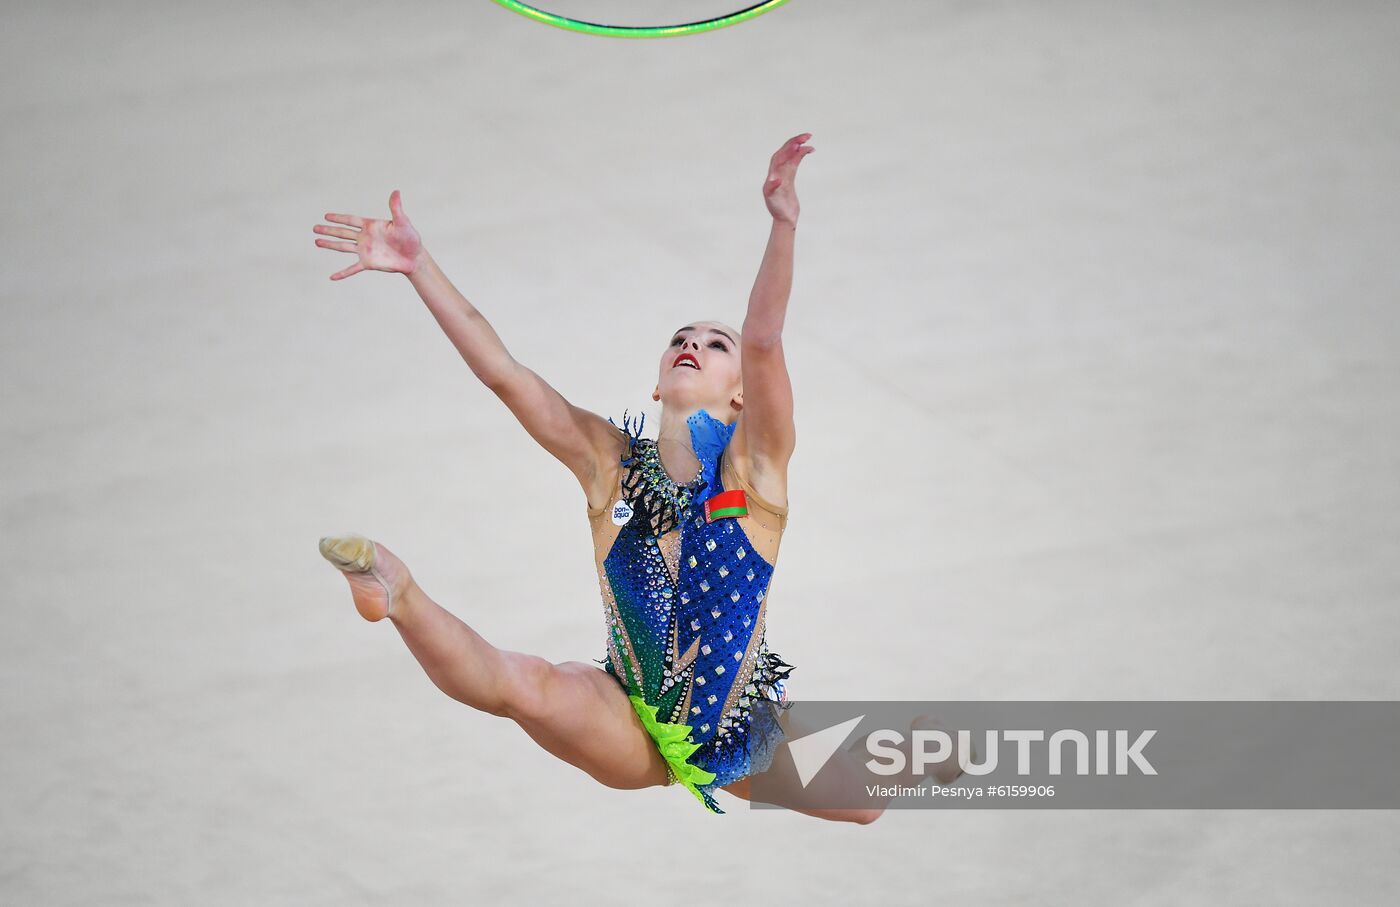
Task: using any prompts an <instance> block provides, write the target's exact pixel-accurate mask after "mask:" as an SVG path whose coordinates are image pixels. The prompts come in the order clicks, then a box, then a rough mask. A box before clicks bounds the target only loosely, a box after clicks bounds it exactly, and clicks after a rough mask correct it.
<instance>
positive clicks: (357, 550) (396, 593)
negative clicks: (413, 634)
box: [321, 534, 413, 620]
mask: <svg viewBox="0 0 1400 907" xmlns="http://www.w3.org/2000/svg"><path fill="white" fill-rule="evenodd" d="M321 555H322V556H323V557H324V558H325V559H326V560H328V561H330V562H331V563H332V564H333V565H335V568H336V569H337V570H339V571H340V572H341V573H343V574H344V575H345V578H346V579H347V580H349V581H350V594H351V596H353V597H354V599H355V610H357V611H359V612H360V616H361V617H363V618H364V619H365V620H383V619H384V618H386V617H391V616H393V610H394V607H395V606H396V605H398V604H399V603H400V602H402V601H403V597H404V594H405V593H406V592H407V591H408V589H409V587H410V586H412V585H413V575H412V574H411V573H409V572H408V568H407V567H405V566H404V563H403V561H401V560H399V559H398V558H397V557H396V556H395V555H394V552H392V551H390V550H389V549H388V548H385V547H384V546H383V545H381V544H379V543H377V542H374V541H371V540H370V539H367V538H365V537H364V536H362V535H354V534H346V535H328V536H326V537H325V538H323V539H321Z"/></svg>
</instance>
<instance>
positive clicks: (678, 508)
mask: <svg viewBox="0 0 1400 907" xmlns="http://www.w3.org/2000/svg"><path fill="white" fill-rule="evenodd" d="M608 421H609V422H611V421H612V420H611V419H609V420H608ZM643 421H645V418H644V417H643V419H642V420H638V421H637V422H636V424H635V425H633V424H632V423H630V422H629V421H628V419H627V416H626V414H624V415H623V423H624V427H623V428H621V429H619V430H620V431H622V432H623V433H624V434H625V435H626V440H625V443H626V450H625V452H624V454H623V456H622V457H621V459H620V460H619V462H618V480H617V483H616V484H615V486H614V488H613V493H612V495H611V497H610V499H609V501H608V502H607V503H606V504H604V505H602V506H600V507H598V508H590V509H589V511H588V513H589V522H590V525H591V526H592V528H593V539H594V549H595V559H596V562H597V566H598V577H599V584H600V588H601V591H602V596H603V611H604V618H605V620H606V627H607V645H608V652H607V658H606V659H604V660H602V663H603V664H604V665H605V667H606V669H607V671H608V672H609V673H610V674H612V675H613V676H614V677H615V678H617V680H618V682H619V683H620V684H621V685H622V687H623V689H624V690H626V692H627V693H628V694H629V697H630V698H631V701H632V704H633V707H634V708H635V709H636V710H637V713H638V715H639V716H640V717H641V719H642V722H643V725H644V726H645V727H646V729H647V731H648V732H649V733H650V734H651V736H652V738H653V740H654V741H655V742H656V744H657V747H658V749H660V750H661V753H662V755H663V756H664V757H665V758H666V761H667V764H668V766H669V768H670V770H671V778H672V780H673V781H679V782H681V783H682V784H684V785H685V786H686V787H687V788H688V789H689V790H690V791H691V792H692V793H693V794H695V796H696V797H697V798H699V799H700V801H701V802H702V803H704V804H705V806H707V807H708V808H709V809H711V810H712V811H714V812H723V810H721V809H720V808H719V806H718V804H717V803H716V802H715V798H714V796H713V793H714V790H715V789H716V788H719V787H724V786H725V785H728V784H732V783H734V782H735V781H738V780H740V779H741V778H744V777H747V776H749V775H751V774H754V773H756V772H761V771H764V770H766V769H767V768H768V767H769V764H770V763H771V761H772V758H773V750H774V748H775V747H776V746H777V745H778V744H779V743H781V742H782V739H783V732H782V730H781V728H780V727H779V726H778V722H777V718H778V714H779V710H780V709H782V708H783V707H784V702H785V699H786V694H785V692H784V690H783V678H784V677H786V676H787V674H788V672H790V671H791V670H792V667H791V665H788V664H787V663H786V662H784V661H783V660H782V659H781V658H779V657H778V656H776V655H774V654H773V653H772V652H770V651H768V647H767V644H766V640H765V638H764V630H765V616H766V609H767V598H768V592H769V590H770V588H771V585H772V580H773V566H774V565H773V563H770V561H769V560H768V559H765V557H764V556H763V555H761V554H760V553H759V550H760V549H761V550H764V551H767V552H768V553H769V557H770V558H771V559H772V560H773V561H776V554H777V549H778V542H779V540H780V539H781V536H782V533H783V530H784V529H785V528H786V525H787V511H788V508H787V507H786V506H783V507H778V506H775V505H773V504H772V503H770V502H769V501H767V500H765V499H764V498H762V497H761V496H759V495H758V494H757V493H756V492H755V491H754V490H753V489H752V487H751V486H749V485H748V484H747V483H746V482H745V481H744V480H743V479H742V478H740V477H739V475H738V473H737V472H735V470H734V468H733V466H732V464H730V463H729V462H728V461H727V459H726V458H725V457H724V456H723V454H724V452H725V449H726V447H727V445H728V443H729V440H730V438H731V437H732V436H733V434H734V429H735V427H736V426H735V424H733V423H725V422H721V421H720V420H718V419H716V418H714V417H713V416H711V415H710V413H709V412H707V411H706V410H703V409H701V410H699V411H697V412H696V413H694V414H693V415H692V416H690V418H689V419H688V420H687V422H688V425H689V427H690V437H691V443H692V449H693V450H694V452H695V455H696V457H697V458H698V459H699V461H700V469H699V471H698V473H697V474H696V476H695V478H694V479H693V480H691V481H690V482H688V483H686V484H685V485H679V484H678V483H676V482H675V480H673V479H671V477H670V476H669V475H667V474H666V471H665V469H664V468H663V467H662V466H661V460H660V457H659V455H658V453H657V449H656V441H655V440H654V439H649V438H643V437H641V427H642V422H643ZM614 425H616V423H614ZM726 479H727V480H728V481H729V483H730V486H731V487H730V488H729V489H726V487H725V484H724V483H725V481H726ZM727 490H728V491H730V492H731V493H730V494H728V495H727V496H726V497H723V498H719V499H718V502H714V503H715V504H716V506H714V507H711V508H707V507H706V503H707V502H711V499H714V498H716V496H718V495H720V494H722V493H724V492H726V491H727ZM736 501H738V502H739V506H738V507H735V506H733V505H734V504H735V502H736ZM719 502H723V503H724V504H725V505H726V506H724V507H720V506H718V503H719ZM707 511H708V512H707ZM720 514H729V515H727V516H722V515H720ZM756 542H757V543H758V548H756V547H755V543H756Z"/></svg>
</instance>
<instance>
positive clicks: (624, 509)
mask: <svg viewBox="0 0 1400 907" xmlns="http://www.w3.org/2000/svg"><path fill="white" fill-rule="evenodd" d="M630 519H632V505H631V504H629V503H627V502H626V501H623V500H619V501H618V502H617V503H616V504H614V505H612V521H613V523H615V524H616V525H618V526H626V525H627V521H628V520H630Z"/></svg>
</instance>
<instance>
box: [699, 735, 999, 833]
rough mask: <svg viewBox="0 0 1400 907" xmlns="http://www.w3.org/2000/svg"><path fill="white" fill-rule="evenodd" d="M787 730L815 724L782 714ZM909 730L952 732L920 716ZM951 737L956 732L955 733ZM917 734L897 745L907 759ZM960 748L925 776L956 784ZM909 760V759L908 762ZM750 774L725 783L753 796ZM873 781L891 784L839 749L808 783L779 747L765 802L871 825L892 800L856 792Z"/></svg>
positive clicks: (974, 757) (884, 785) (732, 789)
mask: <svg viewBox="0 0 1400 907" xmlns="http://www.w3.org/2000/svg"><path fill="white" fill-rule="evenodd" d="M782 724H783V729H784V731H785V732H786V734H787V736H788V738H789V739H797V738H801V737H805V736H806V735H807V734H809V733H812V732H813V731H814V730H817V729H816V728H807V727H804V726H802V725H801V724H800V723H799V722H797V721H796V720H795V719H792V718H791V717H790V716H788V715H784V716H783V718H782ZM909 727H910V730H911V731H913V730H942V731H944V732H946V731H947V728H945V727H944V726H943V725H942V723H940V722H939V721H938V720H937V719H934V718H929V717H927V716H921V717H919V718H916V719H914V721H913V722H911V724H910V726H909ZM950 736H952V735H950ZM913 737H914V735H913V734H912V733H910V734H906V735H905V736H904V742H903V743H902V744H901V745H900V746H899V747H898V749H899V750H900V751H901V752H903V753H904V758H905V759H906V760H912V759H913V758H914V754H913V752H912V750H913ZM969 758H970V760H971V761H973V762H975V761H977V748H976V747H975V746H974V747H973V752H972V755H971V756H970V757H969ZM958 760H959V749H958V747H957V745H956V743H955V744H954V747H953V753H952V754H951V755H949V756H947V757H945V758H944V759H943V760H942V761H941V762H938V763H934V764H933V766H932V768H931V769H930V770H929V771H928V772H927V773H926V775H925V777H928V778H930V779H931V780H932V781H933V783H935V784H951V783H953V782H954V781H956V780H957V779H958V777H959V776H961V775H962V773H963V769H962V766H961V765H960V764H959V762H958ZM906 764H908V763H906ZM749 781H750V779H749V778H744V779H742V780H740V781H737V782H735V783H734V784H731V785H728V786H727V787H724V788H722V790H726V791H728V792H729V793H731V794H733V795H734V796H736V797H741V798H743V799H745V800H750V801H754V797H753V795H752V790H751V789H750V785H749ZM868 785H877V786H879V787H880V788H882V789H885V790H888V789H889V786H890V785H889V779H888V778H885V777H882V776H877V775H875V774H874V773H872V772H871V771H870V770H869V769H868V768H866V767H865V763H864V762H863V761H862V760H861V759H860V758H859V757H857V756H856V755H855V754H854V753H852V752H850V751H849V750H845V749H840V750H837V751H836V753H835V754H834V755H833V756H832V757H831V760H830V761H829V762H828V763H827V764H826V765H825V766H824V767H823V768H822V770H821V771H820V772H818V773H817V776H816V777H815V778H813V779H812V780H811V782H810V783H809V784H808V785H806V786H803V785H802V784H801V783H800V782H799V781H798V779H797V770H796V768H795V767H794V765H793V762H792V756H791V754H790V753H789V751H788V748H787V745H786V744H784V745H782V746H779V747H778V751H777V752H776V753H775V754H774V756H773V765H772V767H771V768H770V769H769V771H768V773H767V774H766V775H765V777H764V784H763V785H762V790H763V798H762V800H761V801H755V802H763V803H771V804H773V805H776V806H783V807H786V808H787V809H791V810H794V811H796V812H800V813H802V814H804V815H808V816H814V817H816V818H818V819H830V820H832V821H835V822H855V823H857V824H859V825H869V824H870V823H871V822H874V821H875V820H876V819H878V818H880V817H881V816H882V815H884V813H885V808H886V806H887V805H888V804H889V801H890V795H889V794H870V793H864V794H863V795H857V794H855V792H858V791H866V789H867V786H868ZM833 803H847V804H855V805H849V806H840V807H838V806H832V805H830V804H833Z"/></svg>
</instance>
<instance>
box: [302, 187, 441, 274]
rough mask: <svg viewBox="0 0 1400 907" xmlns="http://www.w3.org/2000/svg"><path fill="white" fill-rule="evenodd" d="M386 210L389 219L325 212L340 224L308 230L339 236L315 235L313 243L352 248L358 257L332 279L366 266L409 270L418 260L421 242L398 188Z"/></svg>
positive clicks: (391, 269)
mask: <svg viewBox="0 0 1400 907" xmlns="http://www.w3.org/2000/svg"><path fill="white" fill-rule="evenodd" d="M389 212H390V213H391V214H392V215H393V219H392V220H379V219H377V218H373V217H356V216H355V215H353V214H327V215H326V220H328V221H330V222H331V223H335V224H344V225H345V226H343V227H327V226H326V225H325V224H317V225H316V226H314V227H312V228H311V230H312V232H314V233H320V234H322V235H323V236H334V237H337V239H338V240H344V241H343V242H341V241H336V240H329V239H318V240H316V245H318V246H320V247H321V248H323V249H334V250H336V251H337V252H354V253H355V254H356V255H358V256H359V258H360V260H359V261H357V262H355V263H354V264H353V265H351V266H350V267H348V268H345V269H343V270H340V271H337V272H335V273H334V274H332V275H331V280H342V279H344V278H346V277H349V276H350V275H352V274H358V273H360V272H361V271H363V270H365V269H369V270H371V271H390V272H393V273H397V274H412V273H413V272H414V270H415V269H416V268H417V267H418V264H419V262H420V261H421V256H422V252H423V242H422V239H421V238H420V237H419V236H418V231H417V230H415V229H413V224H412V223H410V222H409V219H408V215H407V214H404V213H403V202H402V200H401V199H400V198H399V190H397V189H395V190H394V191H393V192H392V193H390V195H389Z"/></svg>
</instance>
